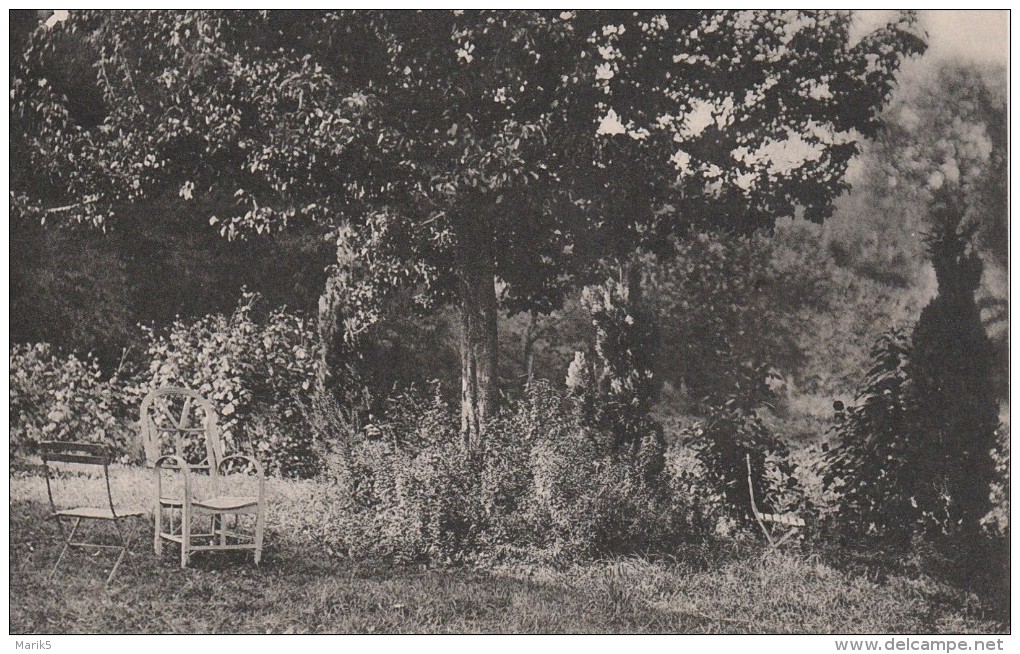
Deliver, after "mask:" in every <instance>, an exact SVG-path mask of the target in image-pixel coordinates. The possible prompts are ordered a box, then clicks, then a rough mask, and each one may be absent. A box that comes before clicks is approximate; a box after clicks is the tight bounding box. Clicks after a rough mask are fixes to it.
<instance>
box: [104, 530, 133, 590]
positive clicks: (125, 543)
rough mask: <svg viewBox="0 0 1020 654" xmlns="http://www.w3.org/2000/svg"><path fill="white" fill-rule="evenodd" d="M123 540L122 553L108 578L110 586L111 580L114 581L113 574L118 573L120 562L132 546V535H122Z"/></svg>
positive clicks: (107, 581) (107, 582)
mask: <svg viewBox="0 0 1020 654" xmlns="http://www.w3.org/2000/svg"><path fill="white" fill-rule="evenodd" d="M117 531H118V532H119V531H120V528H119V527H118V528H117ZM121 541H122V543H123V547H122V548H121V550H120V554H118V555H117V560H116V561H115V562H114V564H113V569H112V570H110V576H109V577H107V578H106V585H107V586H109V585H110V582H111V581H113V575H115V574H117V568H119V567H120V564H121V562H122V561H123V560H124V557H125V556H127V553H128V548H129V547H131V536H130V535H128V537H127V538H124V537H123V536H121Z"/></svg>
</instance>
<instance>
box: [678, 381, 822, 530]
mask: <svg viewBox="0 0 1020 654" xmlns="http://www.w3.org/2000/svg"><path fill="white" fill-rule="evenodd" d="M742 373H743V374H742V376H741V378H740V380H739V381H737V382H736V383H735V385H734V388H733V389H732V390H731V391H730V392H729V393H727V394H724V395H722V396H717V397H715V398H709V399H708V400H707V404H708V415H707V417H706V418H705V419H704V420H703V421H702V422H700V423H698V424H696V425H695V426H693V427H692V428H690V429H688V430H687V431H686V433H685V434H683V435H682V439H683V442H684V443H685V445H686V446H688V447H690V448H691V449H692V450H693V451H694V456H695V458H696V460H697V461H698V462H699V463H700V464H701V466H702V467H703V470H704V478H705V481H706V482H707V486H708V488H707V490H709V491H710V495H709V497H711V496H713V495H714V498H715V502H716V503H717V504H718V505H720V506H718V507H716V508H717V509H721V513H723V514H724V515H729V516H731V517H733V518H736V519H738V520H741V521H743V522H745V523H749V521H750V520H751V519H752V513H751V497H750V493H749V489H748V479H749V478H750V482H751V484H752V485H753V487H754V497H755V502H756V503H757V505H758V509H759V510H760V511H763V512H766V513H785V512H788V511H791V510H799V509H802V508H804V506H805V498H804V493H803V490H802V489H801V486H800V482H799V481H798V480H797V477H796V466H795V465H794V464H793V463H792V462H791V461H790V459H789V455H790V450H789V448H788V446H787V445H786V443H785V442H784V441H783V440H782V439H781V438H779V437H778V436H776V435H775V434H773V433H772V431H771V430H770V429H769V428H768V427H767V426H766V424H765V422H764V421H763V420H762V417H761V415H760V412H761V411H763V410H764V409H765V408H766V407H767V405H768V400H769V398H771V397H772V391H771V389H770V387H769V382H770V381H774V380H775V378H774V377H772V375H771V374H770V370H769V368H768V366H764V365H759V366H754V367H752V366H745V367H744V368H743V369H742ZM748 457H750V461H751V470H750V471H749V470H748V469H747V458H748Z"/></svg>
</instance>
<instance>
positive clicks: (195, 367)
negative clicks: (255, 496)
mask: <svg viewBox="0 0 1020 654" xmlns="http://www.w3.org/2000/svg"><path fill="white" fill-rule="evenodd" d="M259 304H260V298H259V296H257V295H255V294H252V293H244V294H242V297H241V300H240V302H239V303H238V306H237V309H236V310H235V311H234V312H233V313H232V314H231V315H229V316H226V315H223V314H215V315H211V316H206V317H204V318H201V319H199V320H197V321H195V322H191V323H189V322H185V321H183V320H178V321H176V322H174V324H173V325H171V326H170V328H169V329H168V330H166V332H165V333H158V332H156V331H155V330H152V329H151V328H150V329H149V331H148V334H147V340H148V342H149V347H148V350H147V352H146V357H147V359H148V361H149V367H148V370H147V371H146V372H144V373H142V374H141V375H139V378H138V380H137V382H136V385H135V386H134V387H133V388H132V389H131V390H132V392H133V393H135V394H136V395H138V396H139V397H140V396H142V395H144V394H145V393H147V392H148V391H149V390H151V389H153V388H159V387H161V386H184V387H186V388H191V389H194V390H197V391H198V392H200V393H202V394H203V395H204V396H206V397H207V398H208V399H209V400H210V401H212V402H213V404H214V406H215V407H216V409H217V412H218V414H219V416H220V428H221V430H222V433H223V437H224V439H225V440H226V441H227V444H228V449H233V450H248V451H250V452H252V453H253V454H254V455H255V456H256V457H257V458H259V459H260V460H261V461H263V462H264V463H265V464H266V466H267V468H268V469H269V470H270V471H273V472H276V473H278V474H282V475H284V476H309V475H311V474H314V472H315V471H316V470H317V468H318V462H319V450H318V448H319V446H320V445H321V443H316V442H315V438H314V436H315V432H314V431H313V430H311V429H310V428H309V426H308V424H307V420H306V417H305V411H304V408H305V407H306V406H308V405H309V404H310V401H311V396H312V393H313V390H314V385H315V366H316V361H317V357H316V340H315V338H314V333H313V327H312V326H311V325H309V324H308V322H307V321H306V320H304V319H303V318H301V317H300V316H297V315H294V314H290V313H288V312H286V310H284V309H273V310H266V309H265V308H264V307H260V306H259Z"/></svg>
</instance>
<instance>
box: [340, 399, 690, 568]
mask: <svg viewBox="0 0 1020 654" xmlns="http://www.w3.org/2000/svg"><path fill="white" fill-rule="evenodd" d="M387 417H388V421H387V422H385V423H376V424H370V425H366V426H365V427H364V428H363V429H362V430H361V432H360V434H359V435H358V436H357V437H356V438H355V439H354V441H353V442H351V443H350V444H349V445H348V446H346V447H345V448H343V452H342V453H341V452H338V453H336V454H335V455H334V456H333V457H332V458H331V465H330V467H329V477H330V480H331V482H332V484H331V485H330V487H331V489H332V490H331V492H330V496H331V498H332V499H331V500H330V506H331V508H330V511H331V513H330V525H329V527H328V528H327V529H326V531H324V533H323V534H322V538H323V539H325V540H327V541H328V542H329V543H330V547H331V548H332V549H333V550H334V551H336V552H340V553H343V554H345V555H348V556H354V557H369V558H382V559H386V560H391V561H397V562H405V563H406V562H431V563H451V562H459V561H479V560H482V559H493V558H524V559H531V560H535V559H542V560H557V559H560V558H561V557H571V558H576V557H594V556H603V555H612V554H622V553H633V552H639V551H640V552H648V551H663V550H672V549H673V548H674V547H675V546H676V544H677V542H678V539H680V538H682V537H683V536H685V535H689V534H688V530H687V529H685V526H686V524H687V518H686V514H685V512H684V511H685V507H684V506H683V504H682V503H681V502H679V501H677V500H676V498H674V497H672V496H670V495H669V493H668V490H669V486H668V484H667V483H665V482H664V481H663V480H661V479H655V480H651V481H650V480H649V479H648V478H647V475H646V474H645V473H646V471H647V470H648V469H649V467H650V465H649V462H648V461H647V460H645V458H643V455H642V452H645V451H654V450H653V448H652V447H651V446H650V445H649V444H648V443H647V442H646V443H644V444H643V447H637V448H631V449H624V450H617V448H615V447H614V438H615V436H614V435H613V434H612V433H609V432H605V431H599V430H597V429H595V428H593V427H591V426H590V425H587V424H585V422H584V418H583V416H582V415H581V411H580V409H579V407H578V403H577V401H576V400H575V399H574V398H570V397H565V396H564V395H563V394H561V393H558V392H557V391H555V390H553V389H552V388H551V387H550V386H549V385H547V384H545V383H535V384H531V385H529V386H528V387H527V388H526V390H525V392H524V393H523V395H522V397H520V398H516V399H508V401H507V403H506V405H505V406H504V408H503V410H502V411H501V413H500V414H499V415H498V416H497V417H496V418H495V419H494V420H493V421H491V422H490V423H489V425H488V427H487V429H486V432H485V438H484V440H483V442H482V445H481V447H480V448H478V449H474V450H471V451H470V452H469V451H465V450H464V449H463V448H462V445H461V441H460V437H459V430H458V425H459V422H458V419H457V417H458V414H457V412H456V411H455V410H454V408H453V407H451V406H450V405H449V404H448V403H447V402H446V401H444V399H443V396H442V393H441V391H440V389H439V387H438V385H436V386H433V387H432V388H431V392H430V393H425V392H423V391H414V392H408V393H404V394H401V395H399V396H397V397H396V398H395V399H394V400H392V401H391V402H390V403H389V410H388V412H387ZM653 437H657V435H655V436H653ZM646 440H647V439H646Z"/></svg>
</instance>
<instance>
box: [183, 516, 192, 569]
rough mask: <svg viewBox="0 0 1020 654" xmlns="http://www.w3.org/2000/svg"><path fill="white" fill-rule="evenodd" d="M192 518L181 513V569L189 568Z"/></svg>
mask: <svg viewBox="0 0 1020 654" xmlns="http://www.w3.org/2000/svg"><path fill="white" fill-rule="evenodd" d="M190 546H191V516H189V515H188V514H187V512H186V511H183V510H182V511H181V567H182V568H186V567H188V559H189V558H190V554H191V552H190V549H191V547H190Z"/></svg>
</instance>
